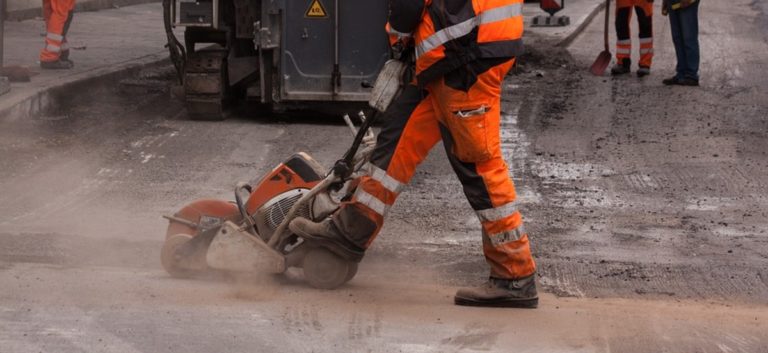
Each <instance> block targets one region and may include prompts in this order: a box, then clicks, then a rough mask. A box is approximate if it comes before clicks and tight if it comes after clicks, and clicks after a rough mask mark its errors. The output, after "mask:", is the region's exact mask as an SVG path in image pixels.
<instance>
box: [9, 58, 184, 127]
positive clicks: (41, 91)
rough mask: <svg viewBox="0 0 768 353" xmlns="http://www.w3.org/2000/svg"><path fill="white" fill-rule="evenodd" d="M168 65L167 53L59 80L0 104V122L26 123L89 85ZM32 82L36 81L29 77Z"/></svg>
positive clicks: (116, 79)
mask: <svg viewBox="0 0 768 353" xmlns="http://www.w3.org/2000/svg"><path fill="white" fill-rule="evenodd" d="M167 63H170V59H169V58H168V53H167V52H166V51H163V52H158V53H155V54H148V55H145V56H142V57H139V58H135V59H131V60H127V61H124V62H122V63H117V64H113V65H107V66H104V67H99V68H95V69H92V70H88V71H84V72H79V73H76V74H73V75H71V76H66V77H61V78H59V80H58V81H57V82H56V84H52V85H43V86H41V87H36V88H35V89H34V90H33V91H32V92H30V93H29V94H26V95H24V96H21V97H8V98H15V99H10V100H9V99H8V98H6V97H3V98H5V99H3V100H0V122H11V121H17V120H22V119H29V118H32V117H35V116H39V115H40V114H44V113H46V112H48V111H50V110H51V109H53V108H55V107H56V106H58V105H59V102H60V101H61V100H62V98H63V97H66V96H68V95H71V94H72V92H77V91H80V90H83V89H85V88H86V87H88V86H91V85H98V84H101V83H106V82H110V81H112V82H116V81H119V80H121V79H123V78H125V77H130V76H132V75H135V74H136V73H138V72H139V71H140V70H142V69H145V68H147V67H152V66H156V65H163V64H167ZM32 80H33V81H34V80H35V77H32Z"/></svg>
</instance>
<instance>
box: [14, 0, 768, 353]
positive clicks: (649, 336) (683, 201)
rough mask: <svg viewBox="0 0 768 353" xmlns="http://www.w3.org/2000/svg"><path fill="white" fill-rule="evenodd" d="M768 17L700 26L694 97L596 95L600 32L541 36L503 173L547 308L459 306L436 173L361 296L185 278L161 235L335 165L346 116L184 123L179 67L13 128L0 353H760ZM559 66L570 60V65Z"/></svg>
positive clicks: (510, 92) (515, 99) (717, 10)
mask: <svg viewBox="0 0 768 353" xmlns="http://www.w3.org/2000/svg"><path fill="white" fill-rule="evenodd" d="M765 8H766V4H765V2H764V1H757V2H755V3H750V2H748V1H744V0H736V1H732V2H715V1H706V2H704V4H702V7H701V22H702V23H701V43H702V87H699V88H682V87H664V86H663V85H662V84H661V79H662V78H664V77H666V76H668V75H671V74H672V73H673V66H674V51H673V49H672V44H671V39H670V36H669V27H668V24H667V22H665V21H666V18H663V17H661V16H656V18H655V22H654V24H655V30H656V48H655V50H656V59H655V63H654V67H653V74H652V75H651V76H650V77H646V78H644V79H638V78H636V77H634V76H627V77H621V78H610V77H593V76H590V75H589V74H588V73H587V72H586V67H588V66H589V64H590V63H591V61H592V60H593V59H594V57H595V56H596V55H597V53H599V52H600V50H602V44H601V41H602V36H601V31H602V24H601V23H600V21H597V22H595V23H593V24H592V25H591V26H590V27H589V28H587V30H586V31H585V33H584V34H583V35H581V36H580V37H579V38H578V39H577V40H576V41H575V42H574V43H573V44H572V45H571V47H570V48H568V51H565V50H564V49H562V48H555V47H552V46H551V45H549V44H548V42H547V39H546V38H530V40H529V49H530V53H529V54H528V55H526V57H525V58H522V60H521V65H520V66H519V67H518V69H517V70H516V71H515V72H514V73H513V74H512V75H510V77H509V79H508V81H507V83H506V85H505V93H504V106H503V110H504V115H503V132H502V134H503V139H504V143H503V145H504V152H505V155H506V157H507V160H508V161H509V164H510V167H511V172H512V173H513V175H514V179H515V182H516V183H517V187H518V194H519V198H520V201H521V203H522V204H523V207H522V209H523V215H524V217H525V220H526V228H527V229H528V230H529V232H530V233H531V237H532V244H533V250H534V253H535V256H536V258H537V262H538V268H539V270H538V279H539V284H540V286H539V287H540V290H541V292H542V295H541V302H540V308H539V309H536V310H503V309H478V308H465V307H456V306H454V305H453V304H452V296H453V293H454V292H455V290H456V288H458V287H460V286H464V285H474V284H478V283H481V282H482V281H483V280H484V277H485V276H486V275H487V273H486V271H487V270H486V267H485V264H484V261H483V259H482V253H481V250H480V238H479V233H478V229H479V223H478V221H477V220H476V218H475V217H474V214H473V212H472V211H471V209H470V208H469V205H468V204H467V202H466V201H465V200H464V198H463V196H462V194H461V187H460V184H459V183H458V182H457V181H456V179H455V177H454V176H453V174H452V171H451V170H450V167H449V166H448V164H447V162H446V160H445V158H444V156H443V152H442V148H440V147H438V148H435V150H434V153H433V154H432V155H431V156H430V157H429V159H428V160H427V161H426V162H425V163H424V165H423V166H422V167H421V168H420V169H419V171H418V173H417V174H416V176H415V177H414V180H413V181H412V183H411V184H410V185H409V186H408V187H407V188H406V190H405V191H404V193H403V195H402V196H401V198H400V200H399V201H398V203H397V204H396V206H395V207H394V208H393V209H392V212H391V213H390V216H389V218H388V223H387V225H386V227H385V228H384V230H383V231H382V234H380V236H379V238H378V239H377V242H376V243H375V244H374V246H373V247H372V248H371V250H370V251H369V254H368V256H367V257H366V259H365V260H364V261H363V263H362V264H361V266H360V270H359V273H358V275H357V277H356V278H354V279H353V280H352V281H351V282H350V283H348V284H347V285H345V286H344V287H342V288H340V289H338V290H335V291H321V290H316V289H312V288H310V287H308V286H306V285H305V284H303V283H302V282H301V281H299V280H295V279H282V280H280V279H275V278H271V277H264V276H254V278H245V279H243V278H241V279H232V278H214V277H212V276H209V277H205V278H198V279H186V280H182V279H173V278H171V277H170V276H168V275H167V274H166V273H165V272H164V271H163V270H162V268H161V266H160V264H159V251H160V247H161V244H162V240H163V236H164V233H165V226H166V223H165V221H164V220H163V219H162V218H160V216H161V215H162V214H169V213H173V212H174V211H175V210H176V209H178V208H179V207H180V206H182V205H183V204H184V203H186V202H188V201H190V200H193V199H196V198H201V197H216V198H224V199H231V198H232V189H233V187H234V185H235V183H236V182H237V181H250V180H252V179H255V178H258V177H260V176H261V175H263V174H264V173H266V172H268V171H269V170H270V169H271V168H272V167H273V166H275V165H276V164H277V163H279V162H280V161H281V160H283V159H285V158H286V157H288V156H290V155H291V154H292V153H293V152H296V151H307V152H309V153H310V154H312V155H313V156H314V157H315V158H316V159H318V160H319V161H320V162H321V163H322V164H324V165H330V164H331V163H332V162H333V161H334V160H335V159H337V158H338V157H339V156H340V155H341V154H342V153H343V151H344V150H345V148H346V147H347V145H348V143H349V142H351V137H350V136H349V132H348V129H347V128H346V127H345V126H343V125H342V124H341V121H340V119H337V118H335V117H327V116H320V115H318V114H313V113H302V114H299V115H298V116H295V115H291V116H288V115H275V114H263V113H262V114H256V113H253V112H246V113H242V114H238V115H235V116H233V117H232V118H230V119H228V120H226V121H224V122H192V121H188V120H186V117H185V113H184V109H183V107H182V105H181V103H180V102H178V101H177V100H175V99H173V98H171V97H170V94H169V93H168V85H169V82H170V79H169V78H168V77H167V75H168V73H169V68H155V69H153V70H150V71H148V72H146V73H145V74H151V76H152V77H151V78H150V79H147V78H146V77H143V78H139V81H138V82H139V83H141V84H139V85H134V84H128V83H136V82H137V81H136V80H133V81H129V82H128V81H127V82H123V83H111V84H106V85H104V86H100V87H93V88H92V89H90V90H88V91H85V92H73V96H72V97H71V100H70V101H69V102H66V104H63V105H62V107H61V109H57V110H56V111H55V112H53V113H51V114H48V115H45V116H41V117H37V118H35V119H30V120H26V121H15V122H12V123H11V122H6V123H2V128H0V352H3V353H5V352H9V353H10V352H64V353H69V352H166V351H168V352H190V353H191V352H214V351H218V352H235V351H266V352H471V351H491V352H513V351H514V352H768V334H767V333H766V332H768V306H767V305H768V234H766V232H767V231H768V155H766V154H767V153H768V142H767V141H768V118H767V117H768V103H767V102H768V90H767V88H768V76H766V74H765V72H766V69H768V67H767V66H768V64H767V63H766V60H765V59H766V57H768V44H767V42H766V39H767V37H766V33H768V32H766V22H765V16H764V15H762V14H761V12H760V11H761V9H765ZM569 52H570V54H569Z"/></svg>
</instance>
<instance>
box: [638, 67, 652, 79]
mask: <svg viewBox="0 0 768 353" xmlns="http://www.w3.org/2000/svg"><path fill="white" fill-rule="evenodd" d="M650 74H651V68H650V67H645V66H640V68H638V69H637V77H644V76H648V75H650Z"/></svg>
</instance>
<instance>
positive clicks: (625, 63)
mask: <svg viewBox="0 0 768 353" xmlns="http://www.w3.org/2000/svg"><path fill="white" fill-rule="evenodd" d="M631 67H632V60H630V59H626V58H625V59H621V61H620V62H616V64H615V65H613V67H612V68H611V75H624V74H628V73H630V72H631V71H632V70H631Z"/></svg>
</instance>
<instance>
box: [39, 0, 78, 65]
mask: <svg viewBox="0 0 768 353" xmlns="http://www.w3.org/2000/svg"><path fill="white" fill-rule="evenodd" d="M74 9H75V0H43V18H44V19H45V47H44V48H43V50H42V51H40V67H41V68H43V69H54V70H56V69H71V68H72V67H74V63H73V62H72V61H71V60H69V48H68V47H67V37H66V36H67V30H68V29H69V26H70V24H71V23H72V15H73V11H74Z"/></svg>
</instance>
